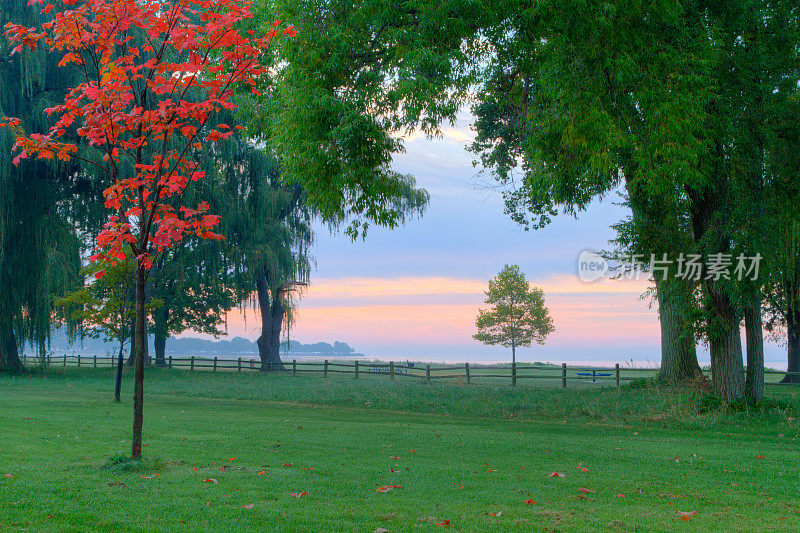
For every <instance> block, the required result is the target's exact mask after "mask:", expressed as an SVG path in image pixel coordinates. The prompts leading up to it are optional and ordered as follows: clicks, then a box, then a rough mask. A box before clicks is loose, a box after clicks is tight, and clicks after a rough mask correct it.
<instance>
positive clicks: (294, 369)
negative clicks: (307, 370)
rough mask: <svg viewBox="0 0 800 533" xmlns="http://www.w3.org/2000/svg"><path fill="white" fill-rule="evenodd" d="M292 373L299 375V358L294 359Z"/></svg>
mask: <svg viewBox="0 0 800 533" xmlns="http://www.w3.org/2000/svg"><path fill="white" fill-rule="evenodd" d="M292 375H293V376H297V359H292Z"/></svg>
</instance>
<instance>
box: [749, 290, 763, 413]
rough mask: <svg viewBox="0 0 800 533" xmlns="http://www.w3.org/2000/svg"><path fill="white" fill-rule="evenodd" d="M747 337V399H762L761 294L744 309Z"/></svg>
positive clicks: (754, 400) (755, 400)
mask: <svg viewBox="0 0 800 533" xmlns="http://www.w3.org/2000/svg"><path fill="white" fill-rule="evenodd" d="M744 328H745V339H746V341H747V380H746V382H745V391H746V394H747V399H748V400H750V401H752V402H758V401H761V399H762V398H763V397H764V332H763V325H762V321H761V296H760V295H757V296H756V297H755V298H754V299H753V304H752V305H751V306H748V307H747V308H746V309H745V311H744Z"/></svg>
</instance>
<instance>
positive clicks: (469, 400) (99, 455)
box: [0, 369, 800, 532]
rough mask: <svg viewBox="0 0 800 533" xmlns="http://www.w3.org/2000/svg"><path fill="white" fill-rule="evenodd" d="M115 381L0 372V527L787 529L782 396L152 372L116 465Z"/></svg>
mask: <svg viewBox="0 0 800 533" xmlns="http://www.w3.org/2000/svg"><path fill="white" fill-rule="evenodd" d="M112 388H113V387H112V372H111V371H108V370H102V371H100V370H98V371H92V370H80V371H78V370H69V369H68V370H66V371H53V372H51V373H50V374H46V375H28V376H23V377H19V378H8V377H2V378H0V530H9V531H13V530H22V529H26V530H60V531H63V530H67V531H70V530H72V531H86V530H99V531H122V530H132V531H176V530H177V531H180V530H186V531H226V530H240V531H246V530H254V531H365V532H374V531H376V530H377V529H378V528H384V529H386V530H389V531H437V530H441V529H442V528H443V527H445V526H437V523H441V522H445V521H446V520H449V521H450V524H452V525H453V526H454V527H453V528H452V529H451V530H454V531H508V530H518V531H532V530H533V531H536V530H548V531H569V530H614V529H619V530H624V531H628V530H635V529H638V530H645V531H674V530H676V529H685V530H690V531H696V530H752V531H764V530H798V528H800V471H799V470H798V469H799V468H800V454H798V451H800V449H799V447H798V438H800V437H798V434H799V433H800V424H798V421H797V420H795V418H797V414H798V412H800V400H799V399H798V396H797V393H795V392H794V391H795V389H789V388H779V389H775V388H772V389H769V396H770V398H769V401H768V402H766V406H763V407H762V408H760V409H757V410H751V411H746V410H745V411H742V410H736V411H732V410H729V409H725V408H724V407H722V406H720V405H719V404H718V403H716V402H714V401H713V400H710V399H708V398H706V397H703V396H701V395H695V394H691V393H686V392H674V391H664V390H659V389H651V388H641V389H632V388H623V389H621V390H617V389H611V388H604V389H589V388H582V389H574V390H572V389H567V390H560V389H552V388H541V389H537V388H530V387H518V388H511V387H508V386H505V387H488V386H482V385H471V386H469V387H458V386H454V385H438V384H433V385H425V384H416V383H409V382H394V383H393V382H390V381H388V380H387V379H386V378H385V377H382V378H375V379H364V380H359V381H358V382H355V381H354V380H352V379H345V378H343V377H340V378H337V377H332V378H330V379H327V380H323V379H321V378H320V377H296V378H293V377H291V376H285V375H246V374H241V375H237V374H231V373H220V374H212V373H199V372H197V373H189V372H178V371H172V372H169V371H164V370H158V369H149V370H148V372H147V383H146V406H145V442H146V447H145V448H144V453H145V456H146V457H147V459H148V460H147V461H146V463H145V465H143V467H142V468H141V469H140V470H135V471H128V470H124V469H121V468H114V467H109V466H108V465H109V463H110V462H109V458H110V457H112V456H114V455H115V454H120V453H122V454H127V453H128V448H129V446H130V440H129V439H130V425H131V418H132V413H131V406H130V392H131V388H132V384H131V381H130V377H129V376H126V382H125V387H124V391H125V393H126V394H125V395H124V398H123V400H124V401H123V403H121V404H115V403H114V402H113V401H112V400H111V396H112ZM553 472H560V473H563V474H564V477H550V475H551V474H552V473H553ZM8 475H10V476H13V477H10V476H8ZM205 479H215V480H217V483H212V482H204V480H205ZM388 485H397V486H399V488H395V489H393V490H391V491H389V492H385V493H381V492H377V491H376V489H377V488H379V487H382V486H388ZM581 489H587V490H588V491H593V492H588V491H583V490H581ZM301 493H307V494H303V495H302V496H301V497H299V498H296V497H294V496H293V494H295V495H298V494H301ZM526 500H533V501H534V502H535V503H533V504H529V503H526ZM690 512H694V514H693V515H687V518H688V519H682V515H681V513H690Z"/></svg>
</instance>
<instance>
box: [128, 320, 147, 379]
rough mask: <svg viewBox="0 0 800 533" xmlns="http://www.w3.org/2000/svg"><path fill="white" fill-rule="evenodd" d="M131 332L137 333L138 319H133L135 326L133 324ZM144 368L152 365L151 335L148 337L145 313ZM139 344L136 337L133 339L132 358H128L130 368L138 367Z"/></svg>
mask: <svg viewBox="0 0 800 533" xmlns="http://www.w3.org/2000/svg"><path fill="white" fill-rule="evenodd" d="M131 330H132V331H136V317H134V319H133V324H131ZM144 332H145V333H144V343H143V346H144V366H149V365H150V342H149V338H148V337H149V335H147V314H146V313H145V316H144ZM137 344H138V343H137V342H136V335H134V336H133V337H131V356H130V357H128V361H127V363H125V364H127V365H128V366H135V365H136V349H137Z"/></svg>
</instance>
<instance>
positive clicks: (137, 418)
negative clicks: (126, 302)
mask: <svg viewBox="0 0 800 533" xmlns="http://www.w3.org/2000/svg"><path fill="white" fill-rule="evenodd" d="M144 281H145V269H144V267H143V266H141V265H139V266H137V268H136V329H135V333H134V338H135V339H136V348H135V363H134V378H133V440H132V441H131V458H132V459H141V458H142V425H143V423H144V357H145V346H146V345H147V340H146V339H147V337H146V332H145V324H144V312H145V308H144V301H145V295H144V288H145V287H144Z"/></svg>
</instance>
